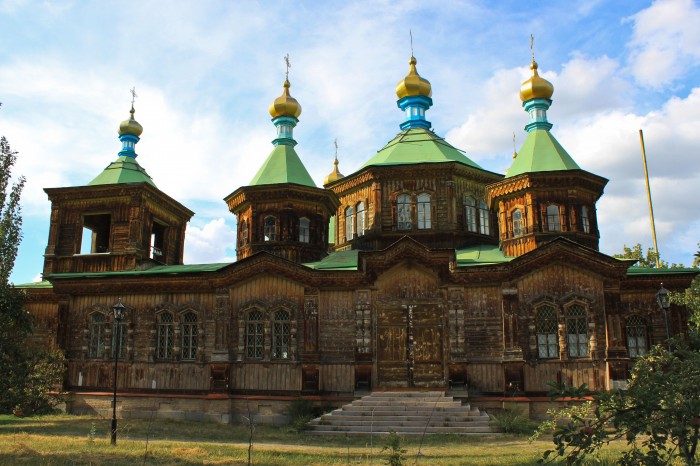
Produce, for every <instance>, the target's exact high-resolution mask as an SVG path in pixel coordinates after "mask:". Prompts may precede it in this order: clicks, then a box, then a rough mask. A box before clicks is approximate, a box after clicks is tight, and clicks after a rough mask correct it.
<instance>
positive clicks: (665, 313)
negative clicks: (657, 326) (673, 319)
mask: <svg viewBox="0 0 700 466" xmlns="http://www.w3.org/2000/svg"><path fill="white" fill-rule="evenodd" d="M664 320H665V321H666V344H667V345H668V350H669V351H671V330H670V329H669V325H668V309H664Z"/></svg>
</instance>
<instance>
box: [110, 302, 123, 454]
mask: <svg viewBox="0 0 700 466" xmlns="http://www.w3.org/2000/svg"><path fill="white" fill-rule="evenodd" d="M112 311H113V312H114V326H115V327H116V332H115V333H116V342H117V344H116V347H115V348H114V398H113V399H112V436H111V443H112V445H116V444H117V364H119V351H120V348H119V344H120V343H121V329H122V325H121V323H122V321H123V320H124V313H125V311H126V306H124V305H123V304H122V298H119V299H118V300H117V304H115V305H114V306H112ZM115 333H112V335H115Z"/></svg>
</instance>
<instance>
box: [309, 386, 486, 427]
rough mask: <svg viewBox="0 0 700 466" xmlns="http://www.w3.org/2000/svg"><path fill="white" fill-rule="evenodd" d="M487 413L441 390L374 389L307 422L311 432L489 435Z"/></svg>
mask: <svg viewBox="0 0 700 466" xmlns="http://www.w3.org/2000/svg"><path fill="white" fill-rule="evenodd" d="M489 422H490V419H489V416H488V415H486V414H485V413H482V412H481V411H479V409H478V408H475V407H472V406H470V405H469V404H466V405H462V403H461V402H460V401H455V400H454V399H453V398H452V397H448V396H445V394H444V392H437V391H436V392H376V393H372V394H370V395H366V396H363V397H362V398H361V399H359V400H355V401H353V402H352V403H351V404H347V405H344V406H343V407H342V408H339V409H336V410H334V411H332V412H330V413H326V414H324V415H323V416H321V417H320V418H316V419H314V420H312V421H311V422H310V423H309V426H310V427H311V431H310V432H309V433H311V434H314V435H338V434H347V435H367V434H370V433H377V434H380V435H381V434H383V433H388V432H391V431H395V432H397V433H399V434H401V435H419V434H423V433H428V434H441V433H442V434H447V433H450V434H461V435H492V434H493V430H492V429H491V427H490V424H489Z"/></svg>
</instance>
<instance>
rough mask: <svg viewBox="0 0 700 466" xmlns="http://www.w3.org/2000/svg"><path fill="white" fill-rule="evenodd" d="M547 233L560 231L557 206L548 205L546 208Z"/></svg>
mask: <svg viewBox="0 0 700 466" xmlns="http://www.w3.org/2000/svg"><path fill="white" fill-rule="evenodd" d="M547 231H561V218H560V217H559V206H558V205H556V204H550V205H548V206H547Z"/></svg>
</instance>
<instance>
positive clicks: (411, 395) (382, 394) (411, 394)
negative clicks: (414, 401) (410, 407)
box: [366, 390, 445, 398]
mask: <svg viewBox="0 0 700 466" xmlns="http://www.w3.org/2000/svg"><path fill="white" fill-rule="evenodd" d="M392 396H394V397H397V396H398V397H402V398H416V397H441V396H445V392H443V391H440V390H431V391H424V392H422V391H405V392H372V393H371V394H369V395H366V397H373V398H382V397H392Z"/></svg>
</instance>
